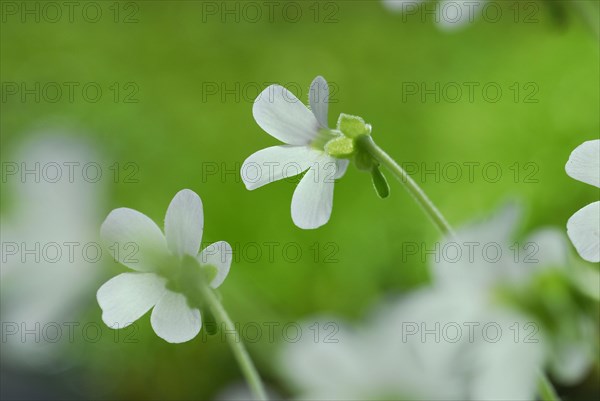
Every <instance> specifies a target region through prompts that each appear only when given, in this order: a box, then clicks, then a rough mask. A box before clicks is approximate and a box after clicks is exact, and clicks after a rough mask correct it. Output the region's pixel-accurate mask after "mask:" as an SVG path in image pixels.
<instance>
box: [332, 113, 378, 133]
mask: <svg viewBox="0 0 600 401" xmlns="http://www.w3.org/2000/svg"><path fill="white" fill-rule="evenodd" d="M337 130H338V131H340V132H341V133H342V134H344V136H345V137H348V138H352V139H358V138H359V137H361V136H363V135H370V134H371V125H370V124H367V123H365V120H363V119H362V118H360V117H358V116H351V115H350V114H344V113H342V114H340V117H339V118H338V122H337Z"/></svg>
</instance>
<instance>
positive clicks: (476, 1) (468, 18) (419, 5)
mask: <svg viewBox="0 0 600 401" xmlns="http://www.w3.org/2000/svg"><path fill="white" fill-rule="evenodd" d="M486 1H487V0H440V1H439V2H438V4H437V7H436V9H435V22H436V24H437V26H438V27H439V28H440V29H442V30H453V29H458V28H461V27H464V26H465V25H466V24H467V23H472V22H474V21H475V19H476V17H477V16H478V15H481V14H482V10H483V8H484V7H485V3H486ZM383 5H384V6H385V7H386V8H387V9H388V10H390V11H394V12H401V13H404V14H406V15H412V14H416V13H419V14H420V15H419V17H421V20H424V19H425V18H428V17H427V16H428V15H430V14H429V12H427V11H426V10H424V9H423V8H425V7H427V2H426V1H425V0H383Z"/></svg>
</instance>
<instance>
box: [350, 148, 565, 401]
mask: <svg viewBox="0 0 600 401" xmlns="http://www.w3.org/2000/svg"><path fill="white" fill-rule="evenodd" d="M359 141H360V142H359V145H360V146H361V147H362V148H363V149H364V150H365V151H367V152H368V153H369V154H370V155H371V156H372V157H373V158H374V159H375V160H377V161H378V162H379V163H381V164H382V165H384V166H385V167H386V168H387V169H388V170H390V171H391V172H392V173H393V174H394V175H395V176H396V178H397V179H398V181H400V182H401V183H402V184H404V187H405V188H406V189H407V190H408V192H410V194H411V195H412V196H413V197H414V198H415V200H416V201H417V203H418V204H419V205H421V207H422V208H423V210H425V213H427V215H428V216H429V217H430V218H431V220H432V221H433V222H434V224H435V225H436V226H437V228H438V229H439V230H440V231H441V232H442V234H444V235H454V231H453V230H452V227H451V226H450V224H448V222H447V221H446V219H445V218H444V216H443V215H442V213H441V212H440V211H439V210H438V209H437V208H436V207H435V205H434V204H433V202H431V200H430V199H429V198H428V197H427V195H426V194H425V192H423V190H422V189H421V187H419V185H418V184H417V183H416V182H415V181H414V180H413V179H412V178H411V177H410V176H409V175H408V173H407V172H406V171H405V170H404V169H403V168H402V167H400V165H399V164H398V163H396V161H395V160H394V159H392V158H391V157H390V155H388V154H387V153H385V151H384V150H383V149H381V148H380V147H379V146H377V145H376V144H375V142H374V141H373V138H371V136H364V137H362V138H360V140H359ZM538 392H539V395H540V397H541V398H542V400H543V401H560V397H559V396H558V394H557V393H556V390H555V389H554V387H553V386H552V383H551V382H550V380H548V377H547V376H546V375H545V373H544V372H542V371H540V372H539V374H538Z"/></svg>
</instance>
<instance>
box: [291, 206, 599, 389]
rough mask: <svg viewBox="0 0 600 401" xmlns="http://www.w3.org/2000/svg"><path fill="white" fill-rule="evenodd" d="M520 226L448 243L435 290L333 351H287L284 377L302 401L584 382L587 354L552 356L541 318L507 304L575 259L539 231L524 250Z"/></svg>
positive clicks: (550, 234)
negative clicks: (555, 373) (550, 371)
mask: <svg viewBox="0 0 600 401" xmlns="http://www.w3.org/2000/svg"><path fill="white" fill-rule="evenodd" d="M518 217H519V213H518V209H516V208H515V207H507V208H504V209H503V210H501V211H500V213H498V214H496V215H495V216H493V217H492V218H491V219H490V220H489V221H485V222H483V223H481V222H480V223H475V224H470V225H468V226H466V227H464V228H463V229H461V230H458V231H457V233H456V235H455V236H454V237H452V238H447V239H445V240H444V241H443V242H442V243H440V244H439V246H436V247H435V250H436V251H435V253H436V254H435V255H432V257H433V258H434V262H433V263H432V268H433V269H432V275H433V283H432V285H431V286H430V287H425V288H423V289H421V290H417V291H414V292H413V293H411V294H409V295H408V296H406V297H404V298H402V299H400V300H397V301H394V302H392V303H390V304H389V305H385V304H384V305H383V306H380V307H379V309H378V310H377V311H376V313H375V314H374V315H373V316H371V317H370V319H368V320H367V322H366V323H365V324H364V325H362V327H360V328H348V327H347V326H345V325H344V324H343V323H341V324H340V326H341V327H340V329H339V331H337V332H336V335H335V337H334V340H335V341H333V342H332V341H329V342H328V341H324V340H323V338H321V339H320V340H319V341H316V340H315V338H313V336H303V337H302V339H301V340H300V341H299V342H298V343H295V344H287V345H286V347H285V348H284V352H283V354H282V359H281V362H282V369H283V371H284V374H285V375H286V377H289V380H290V381H291V383H292V384H293V385H294V387H295V389H296V390H297V392H298V394H299V398H300V399H330V400H331V399H349V400H358V399H371V400H373V399H376V400H380V399H404V400H416V399H417V400H498V399H520V400H521V399H522V400H525V399H535V396H536V385H537V380H538V372H539V371H540V370H541V369H543V367H544V366H545V364H546V363H548V362H556V363H557V364H563V365H564V366H563V371H562V372H559V373H562V374H563V376H561V378H562V377H565V378H568V379H569V380H574V379H576V378H580V377H581V376H582V375H583V374H584V373H585V371H586V369H587V368H588V367H589V364H590V356H591V355H593V353H592V351H591V350H590V349H589V348H586V347H585V346H580V344H578V343H566V344H562V345H561V346H560V347H559V349H554V348H555V347H556V343H552V345H550V343H549V341H548V336H547V333H546V332H545V331H544V328H543V327H542V325H541V324H540V323H539V322H538V321H537V320H536V318H533V317H530V316H529V315H526V314H524V313H523V312H521V311H519V310H517V309H516V308H513V307H511V306H509V305H507V304H506V303H505V302H503V301H502V300H501V297H500V294H501V293H502V292H501V291H502V290H503V289H504V288H521V287H522V288H527V287H526V285H527V283H529V282H530V280H531V279H532V277H534V276H536V275H537V274H540V273H545V272H547V271H549V270H551V269H552V268H554V267H557V268H560V266H564V264H565V263H566V259H567V246H566V241H565V239H564V238H563V237H562V236H561V234H560V231H558V230H550V229H544V230H540V231H538V232H537V233H534V234H533V235H532V236H530V237H529V238H528V240H527V241H526V242H525V243H524V247H520V246H516V244H515V243H514V242H513V241H512V236H513V234H514V229H515V228H516V222H517V221H518ZM527 244H531V246H530V247H528V246H527ZM492 248H493V249H494V252H492V251H491V249H492ZM429 249H431V248H429ZM450 249H453V250H454V251H455V252H453V253H451V252H450ZM483 249H486V251H483V253H482V250H483ZM516 249H520V253H519V254H518V255H517V254H516V253H515V252H516ZM487 250H490V251H489V252H487ZM496 251H499V252H500V253H497V252H496ZM502 253H503V254H502ZM334 320H335V319H334ZM319 321H320V322H323V321H324V319H319ZM314 323H315V322H314V321H311V323H309V324H310V326H309V325H308V324H307V331H309V332H310V330H309V329H310V328H311V327H312V328H314V327H315V324H314ZM317 327H323V325H322V324H320V325H319V326H317ZM330 340H331V338H330ZM558 353H562V354H561V359H560V360H559V359H558V358H554V356H555V355H556V354H558ZM564 368H566V369H564ZM565 370H566V371H565Z"/></svg>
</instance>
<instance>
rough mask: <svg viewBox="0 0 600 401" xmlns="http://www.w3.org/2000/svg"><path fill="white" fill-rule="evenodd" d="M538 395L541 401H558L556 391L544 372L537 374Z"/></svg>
mask: <svg viewBox="0 0 600 401" xmlns="http://www.w3.org/2000/svg"><path fill="white" fill-rule="evenodd" d="M537 387H538V393H539V396H540V398H541V400H542V401H560V397H559V396H558V394H557V393H556V390H555V389H554V387H553V386H552V383H550V380H548V377H547V376H546V375H545V374H544V372H541V371H540V372H539V374H538V385H537Z"/></svg>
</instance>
